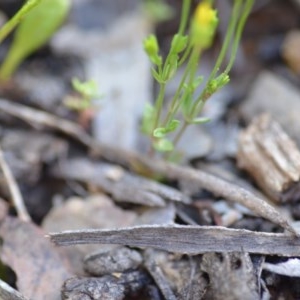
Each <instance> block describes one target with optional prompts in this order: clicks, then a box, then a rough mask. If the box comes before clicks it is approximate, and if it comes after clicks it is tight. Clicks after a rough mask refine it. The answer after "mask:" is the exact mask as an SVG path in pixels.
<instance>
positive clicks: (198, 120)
mask: <svg viewBox="0 0 300 300" xmlns="http://www.w3.org/2000/svg"><path fill="white" fill-rule="evenodd" d="M208 122H210V119H209V118H205V117H200V118H195V119H193V120H192V121H191V122H190V123H191V124H205V123H208Z"/></svg>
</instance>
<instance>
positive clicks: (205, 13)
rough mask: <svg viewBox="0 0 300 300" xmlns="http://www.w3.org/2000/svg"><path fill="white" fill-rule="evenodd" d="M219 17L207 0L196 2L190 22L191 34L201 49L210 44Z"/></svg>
mask: <svg viewBox="0 0 300 300" xmlns="http://www.w3.org/2000/svg"><path fill="white" fill-rule="evenodd" d="M218 22H219V19H218V17H217V11H216V10H215V9H213V8H212V7H211V4H210V3H209V2H207V1H203V2H201V3H200V4H198V6H197V8H196V11H195V14H194V17H193V19H192V24H191V26H192V27H191V36H192V41H193V43H194V44H195V45H198V46H200V47H201V48H202V49H207V48H209V47H210V46H211V44H212V41H213V37H214V34H215V32H216V28H217V25H218Z"/></svg>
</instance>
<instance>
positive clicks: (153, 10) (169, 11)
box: [143, 0, 175, 22]
mask: <svg viewBox="0 0 300 300" xmlns="http://www.w3.org/2000/svg"><path fill="white" fill-rule="evenodd" d="M143 5H144V9H145V12H146V13H147V14H148V15H149V16H150V18H151V19H152V20H153V21H154V22H162V21H168V20H170V19H172V18H173V17H174V15H175V9H174V8H173V7H172V6H171V5H168V4H166V3H165V2H164V1H162V0H146V1H143Z"/></svg>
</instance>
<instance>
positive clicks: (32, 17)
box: [0, 0, 71, 79]
mask: <svg viewBox="0 0 300 300" xmlns="http://www.w3.org/2000/svg"><path fill="white" fill-rule="evenodd" d="M70 6H71V1H70V0H43V1H41V3H40V4H39V5H37V6H36V7H34V8H33V9H32V10H31V11H30V12H29V13H28V14H27V15H26V17H25V18H24V20H23V21H22V22H21V23H20V25H19V26H18V28H17V30H16V32H15V36H14V40H13V43H12V45H11V47H10V50H9V53H8V55H7V57H6V59H5V61H4V63H3V65H2V66H1V70H0V77H1V78H2V79H8V78H9V77H10V76H11V75H12V74H13V72H14V71H15V69H16V68H17V67H18V66H19V64H20V63H21V62H22V61H23V60H24V59H25V58H26V57H27V56H29V55H30V54H32V53H33V52H34V51H36V50H37V49H39V48H40V47H42V46H43V45H44V44H45V43H46V42H47V41H48V40H49V38H50V37H51V36H52V35H53V34H54V32H55V31H56V30H57V29H58V27H59V26H60V25H61V24H62V22H63V21H64V20H65V18H66V16H67V14H68V12H69V9H70Z"/></svg>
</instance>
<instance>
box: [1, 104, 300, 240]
mask: <svg viewBox="0 0 300 300" xmlns="http://www.w3.org/2000/svg"><path fill="white" fill-rule="evenodd" d="M0 111H3V112H5V113H7V114H9V115H12V116H15V117H17V118H20V119H22V120H25V121H27V122H29V123H34V124H38V125H43V126H47V127H50V128H52V129H55V130H58V131H60V132H63V133H65V134H67V135H70V136H72V137H73V138H75V139H77V140H78V141H80V142H81V143H82V144H84V145H86V146H87V147H88V148H90V149H92V150H93V151H94V152H95V153H96V154H98V155H99V156H101V157H103V158H105V159H107V160H109V161H112V162H114V163H119V164H121V165H124V166H126V167H129V168H131V169H136V168H139V169H143V168H144V169H145V168H147V169H148V170H149V171H152V172H155V173H158V174H160V175H163V176H165V177H166V178H169V179H185V180H190V181H194V182H195V183H196V184H198V185H199V187H201V188H204V189H206V190H209V191H211V192H212V193H214V194H215V195H216V196H220V197H224V198H225V199H228V200H231V201H234V202H237V203H240V204H242V205H244V206H246V207H247V208H249V209H250V210H252V211H253V212H255V213H256V214H257V215H259V216H261V217H263V218H265V219H267V220H270V221H271V222H273V223H275V224H277V225H280V226H282V227H283V228H285V229H286V230H287V231H289V232H291V233H292V234H294V235H297V236H298V233H297V232H296V231H295V229H294V228H293V227H292V225H291V224H290V223H289V221H288V220H287V219H286V218H285V217H284V216H283V215H281V214H280V213H279V212H278V211H277V210H276V209H275V208H274V207H273V206H272V205H270V204H268V203H267V202H265V201H264V200H262V199H260V198H259V197H257V196H255V195H254V194H252V193H251V192H249V191H247V190H245V189H244V188H242V187H240V186H238V185H235V184H233V183H230V182H227V181H226V180H223V179H221V178H218V177H216V176H214V175H211V174H208V173H206V172H203V171H200V170H195V169H192V168H189V167H183V166H177V165H174V164H172V163H168V162H165V161H162V160H155V159H153V158H148V157H145V156H142V155H139V154H137V153H133V152H129V151H126V150H123V149H116V148H113V147H110V146H107V145H102V144H98V143H97V142H96V141H95V140H93V139H92V138H91V137H90V136H89V135H88V134H87V133H86V132H85V131H84V130H83V129H82V128H81V127H80V126H78V125H76V124H74V123H72V122H70V121H66V120H63V119H61V118H59V117H56V116H53V115H51V114H49V113H46V112H42V111H39V110H36V109H32V108H29V107H26V106H24V105H20V104H16V103H12V102H10V101H7V100H4V99H0Z"/></svg>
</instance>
